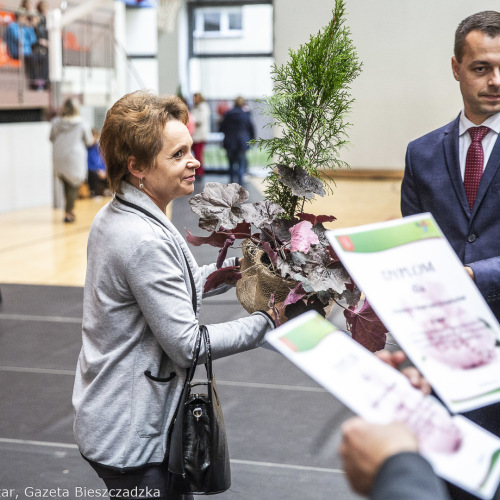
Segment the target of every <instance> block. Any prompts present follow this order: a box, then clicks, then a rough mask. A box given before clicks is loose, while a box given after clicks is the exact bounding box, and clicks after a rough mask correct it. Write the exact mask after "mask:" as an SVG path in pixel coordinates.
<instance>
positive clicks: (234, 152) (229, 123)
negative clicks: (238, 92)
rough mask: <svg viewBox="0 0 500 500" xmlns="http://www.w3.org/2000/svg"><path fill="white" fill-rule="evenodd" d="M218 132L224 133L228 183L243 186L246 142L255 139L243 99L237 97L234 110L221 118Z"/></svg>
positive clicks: (245, 166)
mask: <svg viewBox="0 0 500 500" xmlns="http://www.w3.org/2000/svg"><path fill="white" fill-rule="evenodd" d="M220 131H221V132H223V133H224V142H223V146H224V149H225V150H226V153H227V159H228V162H229V182H238V184H240V185H242V184H243V175H244V174H245V171H246V168H247V159H246V151H247V149H248V142H249V141H251V140H252V139H255V130H254V127H253V123H252V119H251V117H250V111H249V110H248V109H246V101H245V99H243V97H237V98H236V99H235V101H234V108H233V109H231V110H229V111H228V112H227V113H226V114H225V115H224V118H222V122H221V124H220Z"/></svg>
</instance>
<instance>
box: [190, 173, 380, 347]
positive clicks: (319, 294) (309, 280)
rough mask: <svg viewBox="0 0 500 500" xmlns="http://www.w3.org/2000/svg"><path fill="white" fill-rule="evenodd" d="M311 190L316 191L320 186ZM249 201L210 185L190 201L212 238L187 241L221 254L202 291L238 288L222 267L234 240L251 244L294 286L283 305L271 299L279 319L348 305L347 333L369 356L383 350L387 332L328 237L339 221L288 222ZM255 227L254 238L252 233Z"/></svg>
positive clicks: (266, 204) (236, 191)
mask: <svg viewBox="0 0 500 500" xmlns="http://www.w3.org/2000/svg"><path fill="white" fill-rule="evenodd" d="M290 182H291V183H292V184H293V185H294V186H295V184H294V183H298V184H300V183H302V182H303V180H302V179H301V178H299V177H298V178H297V179H292V180H291V181H290ZM310 188H311V191H314V190H316V189H317V186H316V185H311V186H310ZM248 198H249V195H248V192H247V191H246V190H245V189H244V188H243V187H241V186H240V185H238V184H229V185H223V184H219V183H216V182H207V183H206V184H205V187H204V189H203V191H202V192H201V193H200V194H197V195H195V196H193V197H192V198H191V199H190V200H189V204H190V205H191V209H192V210H193V212H194V213H196V214H197V215H199V217H200V218H199V227H200V228H202V229H205V230H207V231H210V232H211V234H210V235H209V236H206V237H203V236H195V235H193V234H191V232H189V231H187V233H188V235H187V238H186V239H187V241H188V242H189V243H190V244H192V245H195V246H199V245H204V244H208V245H211V246H214V247H217V248H220V250H219V256H218V259H217V268H218V269H217V270H216V271H214V272H213V273H212V274H211V275H210V276H209V277H208V278H207V281H206V283H205V288H204V291H205V292H208V291H209V290H211V289H214V288H217V287H218V286H220V285H221V284H222V283H227V284H233V285H234V284H235V283H236V281H237V280H238V279H240V278H241V272H240V269H239V267H225V268H222V267H221V266H222V263H223V261H224V259H225V258H226V255H227V251H228V249H229V248H230V247H232V246H233V245H235V242H236V240H250V241H251V242H252V243H253V244H254V245H256V246H257V247H258V248H260V249H262V250H263V251H264V252H265V255H266V256H267V258H268V262H267V264H268V267H269V269H270V270H271V271H272V272H274V273H275V274H277V275H280V276H281V277H282V278H283V279H286V280H291V281H294V282H296V286H295V287H294V288H293V289H292V290H291V291H290V293H289V294H288V296H287V297H286V299H285V300H284V302H283V303H282V304H275V302H274V294H273V295H272V296H270V307H272V309H273V311H274V314H275V317H276V318H278V310H277V308H278V307H283V308H285V315H286V316H287V318H289V319H291V318H292V317H294V316H295V315H298V314H301V313H302V312H304V311H306V310H308V309H315V310H317V311H318V312H320V313H322V314H325V308H326V307H327V306H328V305H329V304H331V303H332V302H336V303H337V304H338V303H339V301H344V302H345V303H346V304H347V307H344V306H342V305H341V304H339V305H340V306H341V307H344V309H345V311H344V316H345V318H346V325H347V329H348V330H349V331H350V332H351V334H352V337H353V339H355V340H356V341H358V342H359V343H360V344H362V345H364V346H365V347H366V348H367V349H369V350H371V351H377V350H380V349H383V348H384V345H385V333H386V332H387V329H386V328H385V326H384V325H383V324H382V322H381V321H380V320H379V319H378V318H377V316H376V315H375V313H374V312H373V310H372V309H371V307H370V305H369V304H368V302H367V301H366V300H365V301H364V302H363V304H362V305H361V306H359V303H360V300H361V292H360V291H359V290H358V288H357V287H356V285H355V284H354V282H353V281H352V279H351V277H350V276H349V274H348V273H347V271H346V270H345V268H344V267H343V265H342V264H341V262H340V261H339V259H338V257H337V256H336V255H335V252H334V251H333V248H332V247H331V246H330V244H329V242H328V240H327V238H326V236H325V231H326V229H325V227H324V226H323V223H324V222H331V221H334V220H335V217H333V216H329V215H312V214H307V213H299V214H297V216H296V217H294V218H292V219H286V218H284V210H283V209H282V208H281V207H280V206H279V205H278V204H276V203H272V202H270V201H261V202H257V203H246V202H247V200H248ZM252 226H254V227H255V228H257V231H256V232H252Z"/></svg>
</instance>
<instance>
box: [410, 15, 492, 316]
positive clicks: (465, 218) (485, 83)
mask: <svg viewBox="0 0 500 500" xmlns="http://www.w3.org/2000/svg"><path fill="white" fill-rule="evenodd" d="M454 54H455V55H454V56H453V57H452V70H453V76H454V77H455V79H456V80H457V81H458V82H459V85H460V91H461V93H462V97H463V102H464V108H463V110H462V111H461V112H460V114H459V115H458V117H457V118H456V119H455V120H453V121H452V122H451V123H449V124H448V125H445V126H444V127H442V128H439V129H437V130H435V131H433V132H430V133H429V134H427V135H424V136H423V137H420V138H419V139H417V140H415V141H413V142H411V143H410V144H409V145H408V149H407V153H406V168H405V174H404V179H403V184H402V187H401V212H402V214H403V216H407V215H412V214H417V213H421V212H431V213H432V215H433V216H434V218H435V219H436V221H437V223H438V224H439V226H440V227H441V229H442V231H443V233H444V234H445V236H446V238H447V239H448V241H449V242H450V243H451V246H452V247H453V249H454V250H455V252H456V253H457V255H458V257H459V258H460V260H461V261H462V263H463V264H464V265H465V266H466V270H467V272H468V273H469V275H470V276H471V277H472V279H473V280H474V281H475V282H476V284H477V286H478V288H479V290H480V291H481V293H482V295H483V296H484V298H485V299H486V301H487V302H488V304H489V305H490V307H491V309H492V311H493V312H494V314H495V316H496V317H497V319H500V140H498V134H499V132H500V13H499V12H495V11H484V12H479V13H477V14H473V15H472V16H469V17H467V18H466V19H464V20H463V21H462V22H461V23H460V25H459V26H458V28H457V30H456V33H455V47H454ZM483 127H487V129H486V128H483ZM481 138H482V141H481ZM469 149H471V151H470V152H469ZM469 167H470V168H469ZM478 168H479V171H478ZM476 190H477V191H476Z"/></svg>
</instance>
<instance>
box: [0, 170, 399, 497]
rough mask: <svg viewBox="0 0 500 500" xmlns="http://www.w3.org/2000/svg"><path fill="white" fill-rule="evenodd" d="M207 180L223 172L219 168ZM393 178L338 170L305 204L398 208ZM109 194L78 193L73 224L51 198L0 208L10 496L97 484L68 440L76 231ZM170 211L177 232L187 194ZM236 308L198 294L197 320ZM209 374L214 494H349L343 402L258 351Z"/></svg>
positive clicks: (84, 230)
mask: <svg viewBox="0 0 500 500" xmlns="http://www.w3.org/2000/svg"><path fill="white" fill-rule="evenodd" d="M207 180H212V181H217V182H225V179H224V177H221V176H218V177H214V178H208V179H207ZM399 185H400V181H398V180H389V181H387V180H386V181H382V180H348V179H345V180H339V181H338V182H337V186H336V187H335V194H334V195H333V196H330V197H328V198H326V199H324V200H321V201H320V202H318V203H317V204H315V205H314V206H313V207H310V209H308V210H307V211H310V212H314V213H317V214H319V213H325V214H333V215H335V216H336V217H337V218H338V221H337V222H335V223H333V225H334V226H335V227H347V226H350V225H358V224H361V223H367V222H374V221H380V220H386V219H389V218H394V217H399V215H400V214H399ZM260 187H261V181H260V179H255V180H253V181H251V182H250V183H249V184H248V189H249V191H250V192H251V197H252V200H257V199H258V198H259V193H258V188H260ZM197 189H198V190H199V189H200V188H199V186H198V187H197ZM107 201H108V200H107V199H102V200H98V201H96V200H80V201H79V202H78V205H77V207H76V214H77V217H78V221H77V223H75V224H73V225H71V224H69V225H68V224H66V225H65V224H63V223H62V222H61V220H62V212H61V211H60V210H53V209H52V208H50V207H45V208H37V209H33V210H23V211H19V212H15V213H10V214H0V227H1V228H2V238H1V239H0V290H1V293H2V296H3V301H2V303H1V304H0V384H1V387H2V401H1V404H0V488H1V489H2V490H1V491H3V489H8V488H12V489H14V490H15V492H14V493H15V494H17V495H18V496H17V498H20V499H23V498H29V494H30V492H33V491H34V490H30V489H29V488H39V489H48V488H54V489H57V488H60V489H61V490H60V491H61V492H62V493H64V491H68V494H69V496H68V497H69V498H78V497H79V498H90V496H87V497H86V496H79V493H81V492H82V491H83V488H87V489H92V488H102V487H103V484H102V483H101V482H100V480H99V479H98V477H97V476H96V475H95V473H94V472H93V471H92V470H91V469H90V467H89V466H88V465H87V464H86V462H85V461H84V460H83V459H82V458H81V456H80V455H79V453H78V450H77V448H76V445H75V444H74V441H73V437H72V418H73V415H72V408H71V393H72V386H73V378H74V369H75V365H76V359H77V356H78V352H79V349H80V343H81V339H80V335H81V316H82V286H83V283H84V276H85V252H86V239H87V235H88V230H89V228H90V224H91V221H92V219H93V217H94V215H95V213H96V212H97V210H98V209H99V208H100V207H101V206H102V205H103V204H104V203H106V202H107ZM171 214H172V215H171V217H172V221H173V222H174V224H176V226H177V227H178V228H179V230H180V231H181V232H182V233H183V234H185V230H184V228H189V229H191V230H192V231H193V232H195V231H196V230H197V223H196V218H195V216H194V215H193V214H192V213H191V211H190V209H189V206H188V204H187V200H176V201H175V202H174V203H173V206H172V208H171ZM201 233H202V231H201V230H198V231H197V234H201ZM192 250H193V253H194V254H195V257H196V258H197V260H198V262H199V263H200V264H205V263H208V262H211V261H213V260H214V259H215V258H216V249H213V248H212V247H209V248H204V247H198V248H193V249H192ZM245 314H246V313H245V311H243V309H242V308H241V306H240V305H239V303H238V301H237V299H236V297H235V294H234V293H228V294H225V295H222V296H219V297H215V298H210V299H207V300H206V301H205V302H204V307H203V310H202V317H201V318H200V320H201V322H202V323H205V324H210V323H216V322H220V321H229V320H231V319H235V318H239V317H242V316H244V315H245ZM214 372H215V374H216V377H217V383H218V387H219V391H220V393H221V399H222V402H223V408H224V417H225V421H226V426H227V433H228V439H229V447H230V454H231V459H232V460H231V466H232V477H233V484H232V487H231V489H230V490H229V491H228V492H226V493H224V494H221V495H215V496H214V497H213V498H221V499H238V500H240V499H241V500H281V499H283V500H284V499H287V500H308V499H311V500H312V499H314V500H322V499H325V500H326V499H328V500H332V499H338V500H351V499H357V498H359V497H357V496H356V495H354V494H353V493H352V492H351V491H350V490H349V486H348V485H347V483H346V481H345V479H344V477H343V474H342V472H341V471H340V460H339V458H338V456H337V447H338V444H339V439H340V436H339V426H340V424H341V423H342V422H343V421H344V420H345V419H346V418H348V417H349V416H350V415H351V413H350V412H349V411H348V410H347V409H346V408H345V407H343V406H342V405H341V404H340V403H339V402H338V401H336V400H335V399H334V398H333V397H332V396H330V395H329V394H328V393H326V392H325V391H324V390H323V389H321V388H320V387H318V386H317V385H316V384H315V383H314V382H313V381H312V380H310V379H309V378H308V377H307V376H306V375H304V374H303V373H302V372H300V371H299V370H298V369H296V368H295V367H294V366H292V365H291V364H290V363H289V362H288V361H286V360H285V359H284V358H283V357H281V356H280V355H278V354H276V353H274V352H271V351H269V350H266V349H256V350H254V351H250V352H247V353H243V354H238V355H235V356H232V357H229V358H225V359H222V360H218V361H216V362H215V365H214ZM110 404H112V401H110ZM78 488H81V489H80V490H78ZM63 489H65V490H63ZM14 498H16V497H15V496H14Z"/></svg>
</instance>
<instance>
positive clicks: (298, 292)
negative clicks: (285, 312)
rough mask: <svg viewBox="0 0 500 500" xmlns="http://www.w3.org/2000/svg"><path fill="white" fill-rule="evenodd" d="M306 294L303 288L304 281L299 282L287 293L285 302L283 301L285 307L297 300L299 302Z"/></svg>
mask: <svg viewBox="0 0 500 500" xmlns="http://www.w3.org/2000/svg"><path fill="white" fill-rule="evenodd" d="M305 295H306V292H305V291H304V289H303V288H302V283H299V284H298V285H297V286H296V287H295V288H294V289H293V290H290V293H289V294H288V295H287V297H286V299H285V302H284V303H283V307H286V306H288V305H290V304H295V302H298V301H299V300H300V299H301V298H302V297H304V296H305Z"/></svg>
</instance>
